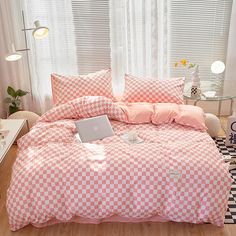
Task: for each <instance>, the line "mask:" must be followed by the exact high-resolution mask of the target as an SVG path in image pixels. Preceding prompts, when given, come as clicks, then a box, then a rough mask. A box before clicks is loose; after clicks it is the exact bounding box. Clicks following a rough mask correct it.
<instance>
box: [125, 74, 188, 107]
mask: <svg viewBox="0 0 236 236" xmlns="http://www.w3.org/2000/svg"><path fill="white" fill-rule="evenodd" d="M183 88H184V78H172V79H165V80H153V79H150V78H147V79H143V78H137V77H134V76H132V75H127V74H126V75H125V92H124V96H123V101H126V102H167V103H177V104H183Z"/></svg>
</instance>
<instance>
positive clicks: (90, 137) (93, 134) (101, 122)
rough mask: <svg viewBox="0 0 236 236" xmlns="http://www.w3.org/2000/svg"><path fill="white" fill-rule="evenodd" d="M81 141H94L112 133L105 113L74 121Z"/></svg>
mask: <svg viewBox="0 0 236 236" xmlns="http://www.w3.org/2000/svg"><path fill="white" fill-rule="evenodd" d="M75 125H76V128H77V131H78V133H79V136H80V139H81V142H82V143H87V142H91V141H96V140H99V139H103V138H106V137H110V136H113V135H114V131H113V129H112V127H111V123H110V121H109V119H108V117H107V115H102V116H96V117H91V118H88V119H83V120H78V121H75Z"/></svg>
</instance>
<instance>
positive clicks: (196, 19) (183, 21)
mask: <svg viewBox="0 0 236 236" xmlns="http://www.w3.org/2000/svg"><path fill="white" fill-rule="evenodd" d="M231 8H232V0H207V1H206V0H170V1H169V12H168V14H169V32H170V33H169V34H170V38H169V44H170V51H169V60H170V74H171V76H172V77H173V76H182V75H185V73H186V69H184V68H174V67H173V65H174V63H175V62H177V61H179V60H180V59H182V58H185V59H187V60H189V61H190V62H193V63H196V64H198V65H199V69H200V77H201V79H203V80H204V79H205V80H206V79H209V78H211V76H212V73H211V64H212V63H213V62H214V61H216V60H221V61H223V62H225V59H226V52H227V42H228V33H229V25H230V16H231Z"/></svg>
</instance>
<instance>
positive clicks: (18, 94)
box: [16, 89, 29, 97]
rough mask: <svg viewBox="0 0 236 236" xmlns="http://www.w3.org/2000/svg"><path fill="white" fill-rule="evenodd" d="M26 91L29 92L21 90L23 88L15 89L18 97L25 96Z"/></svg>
mask: <svg viewBox="0 0 236 236" xmlns="http://www.w3.org/2000/svg"><path fill="white" fill-rule="evenodd" d="M27 93H29V92H26V91H23V90H21V89H18V90H17V91H16V96H18V97H23V96H25V95H26V94H27Z"/></svg>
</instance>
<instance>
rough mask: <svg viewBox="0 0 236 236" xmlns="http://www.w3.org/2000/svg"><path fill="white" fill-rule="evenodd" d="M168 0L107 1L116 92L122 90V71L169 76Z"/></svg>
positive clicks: (161, 76) (118, 92) (143, 74)
mask: <svg viewBox="0 0 236 236" xmlns="http://www.w3.org/2000/svg"><path fill="white" fill-rule="evenodd" d="M167 2H168V1H165V0H159V1H157V0H150V1H145V0H129V1H128V0H121V1H115V0H111V1H110V14H111V59H112V70H113V77H114V85H115V89H116V90H115V92H116V93H117V94H120V93H122V90H123V87H124V81H123V77H124V73H131V74H133V75H137V76H147V77H157V76H158V77H159V78H165V77H168V76H169V74H168V68H169V49H168V46H169V44H168V42H169V38H168V37H169V32H168V6H167V5H168V3H167Z"/></svg>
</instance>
